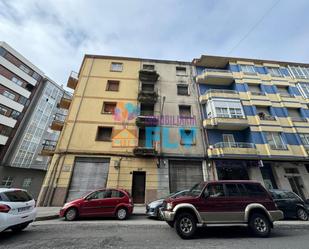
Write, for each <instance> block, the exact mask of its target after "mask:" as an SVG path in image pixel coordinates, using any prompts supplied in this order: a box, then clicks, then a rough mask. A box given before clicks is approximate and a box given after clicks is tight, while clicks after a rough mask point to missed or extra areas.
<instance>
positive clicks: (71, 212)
mask: <svg viewBox="0 0 309 249" xmlns="http://www.w3.org/2000/svg"><path fill="white" fill-rule="evenodd" d="M77 215H78V214H77V209H76V208H69V209H68V210H67V211H66V213H65V215H64V218H65V220H67V221H73V220H75V219H76V218H77Z"/></svg>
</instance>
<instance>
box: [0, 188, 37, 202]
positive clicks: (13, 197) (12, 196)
mask: <svg viewBox="0 0 309 249" xmlns="http://www.w3.org/2000/svg"><path fill="white" fill-rule="evenodd" d="M3 195H4V196H5V197H6V198H5V199H6V200H5V201H7V202H27V201H31V200H32V199H33V198H32V196H30V195H29V194H28V193H27V192H25V191H22V190H14V191H7V192H4V193H3Z"/></svg>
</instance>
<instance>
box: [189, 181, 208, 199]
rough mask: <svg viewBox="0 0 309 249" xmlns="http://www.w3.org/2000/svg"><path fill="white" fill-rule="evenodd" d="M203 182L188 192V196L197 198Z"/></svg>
mask: <svg viewBox="0 0 309 249" xmlns="http://www.w3.org/2000/svg"><path fill="white" fill-rule="evenodd" d="M204 186H205V184H204V183H203V182H201V183H197V184H195V185H194V186H193V187H192V188H191V189H190V190H189V192H188V195H192V196H199V195H200V194H201V192H202V190H203V188H204Z"/></svg>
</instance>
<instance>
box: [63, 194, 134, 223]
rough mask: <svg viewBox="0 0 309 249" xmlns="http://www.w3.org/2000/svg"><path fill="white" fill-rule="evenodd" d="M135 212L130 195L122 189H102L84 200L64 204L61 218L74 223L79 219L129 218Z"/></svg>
mask: <svg viewBox="0 0 309 249" xmlns="http://www.w3.org/2000/svg"><path fill="white" fill-rule="evenodd" d="M132 212H133V201H132V198H131V196H130V194H129V193H128V192H127V191H125V190H121V189H100V190H96V191H93V192H91V193H90V194H88V195H86V196H85V197H83V198H80V199H77V200H74V201H71V202H68V203H66V204H64V206H63V208H62V209H61V210H60V217H65V219H66V220H68V221H72V220H75V219H76V218H78V217H117V218H118V219H119V220H124V219H126V218H128V216H129V215H131V214H132Z"/></svg>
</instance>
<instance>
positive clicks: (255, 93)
mask: <svg viewBox="0 0 309 249" xmlns="http://www.w3.org/2000/svg"><path fill="white" fill-rule="evenodd" d="M251 95H256V96H265V95H266V94H265V93H262V92H251Z"/></svg>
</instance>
